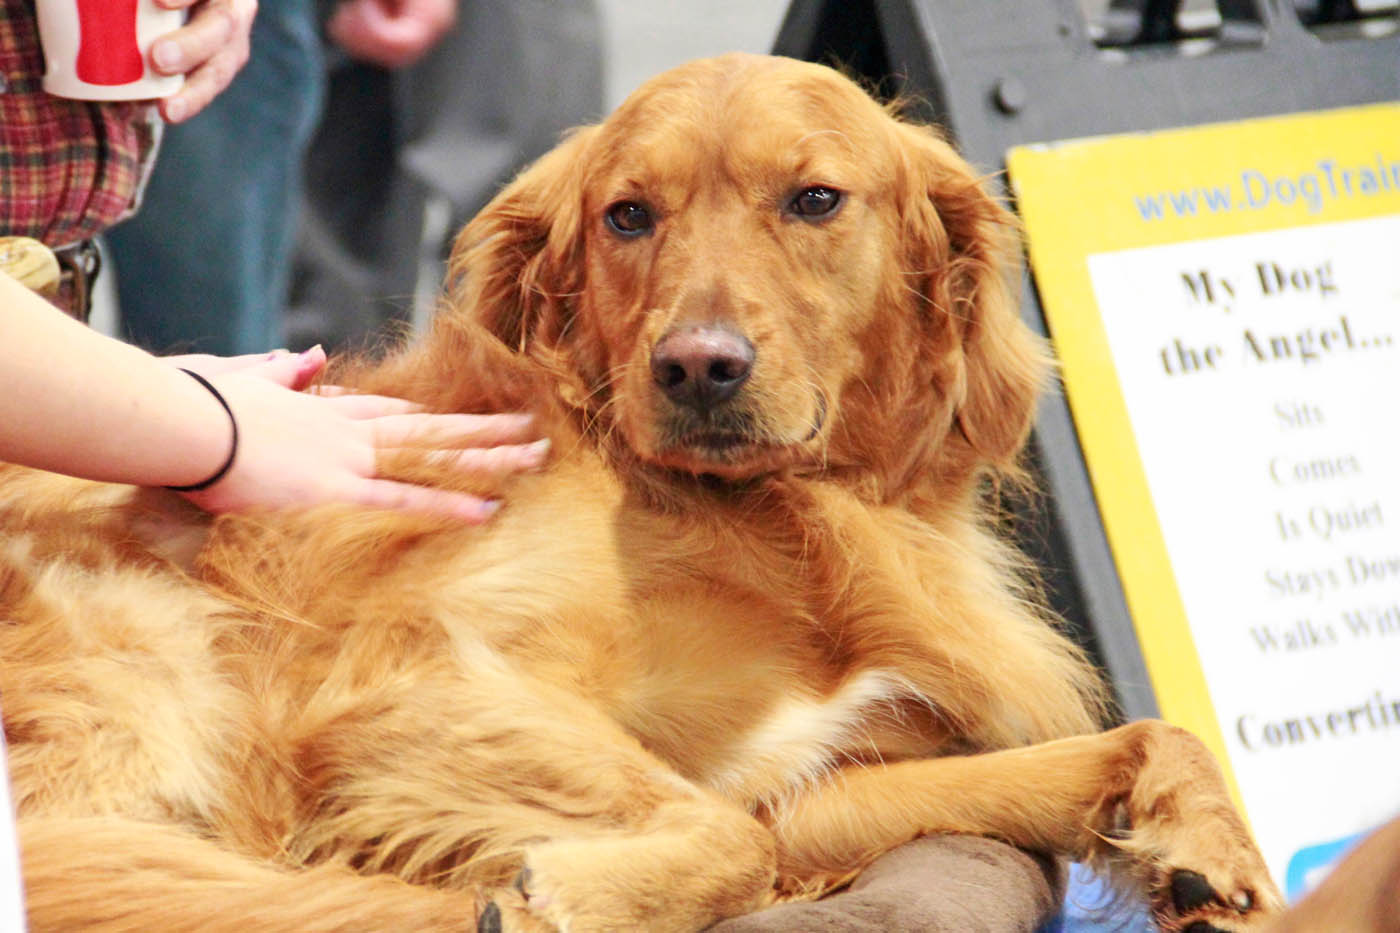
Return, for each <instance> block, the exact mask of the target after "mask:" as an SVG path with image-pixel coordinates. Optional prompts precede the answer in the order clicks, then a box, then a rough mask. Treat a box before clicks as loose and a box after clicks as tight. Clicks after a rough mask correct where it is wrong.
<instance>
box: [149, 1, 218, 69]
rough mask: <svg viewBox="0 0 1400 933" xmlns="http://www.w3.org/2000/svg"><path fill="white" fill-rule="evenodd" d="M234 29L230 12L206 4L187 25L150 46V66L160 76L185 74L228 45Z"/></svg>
mask: <svg viewBox="0 0 1400 933" xmlns="http://www.w3.org/2000/svg"><path fill="white" fill-rule="evenodd" d="M237 28H238V24H237V23H236V22H234V18H233V13H232V12H231V11H230V10H228V9H227V8H226V7H224V6H223V5H215V4H212V3H209V4H205V5H204V6H202V7H200V8H199V10H197V11H196V12H195V14H194V15H193V16H192V17H190V21H189V22H188V23H186V24H185V25H184V26H182V27H180V28H179V29H177V30H175V31H174V32H172V33H170V34H168V35H165V36H162V37H161V38H159V39H157V40H156V41H155V42H154V43H153V44H152V45H151V62H152V63H153V64H154V65H155V68H156V71H158V72H160V73H161V74H166V75H179V74H185V73H187V72H189V71H192V70H193V69H194V68H195V67H196V66H198V65H201V64H203V63H204V62H207V61H209V60H210V59H212V58H213V57H214V56H215V54H216V53H218V52H219V51H220V50H221V49H223V48H224V47H225V46H226V45H228V44H229V42H230V40H232V39H233V37H234V30H235V29H237Z"/></svg>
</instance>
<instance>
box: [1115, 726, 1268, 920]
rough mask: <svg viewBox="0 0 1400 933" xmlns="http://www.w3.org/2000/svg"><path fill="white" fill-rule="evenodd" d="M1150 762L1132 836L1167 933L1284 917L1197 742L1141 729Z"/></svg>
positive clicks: (1162, 729) (1131, 805)
mask: <svg viewBox="0 0 1400 933" xmlns="http://www.w3.org/2000/svg"><path fill="white" fill-rule="evenodd" d="M1138 728H1139V729H1140V730H1141V732H1142V733H1143V734H1144V736H1145V737H1146V738H1147V741H1146V742H1145V743H1144V748H1145V750H1146V752H1147V755H1146V757H1147V761H1146V762H1145V763H1144V764H1143V766H1142V769H1141V771H1140V772H1139V774H1138V776H1137V780H1136V782H1135V786H1134V788H1133V792H1132V794H1131V797H1130V799H1129V800H1128V801H1127V802H1126V807H1125V812H1124V813H1123V815H1124V816H1126V817H1127V820H1128V829H1129V832H1128V833H1126V836H1125V838H1124V839H1123V840H1122V841H1121V842H1120V843H1118V844H1119V845H1121V846H1122V848H1123V850H1126V851H1127V852H1128V853H1131V854H1134V855H1136V856H1137V860H1138V865H1139V871H1138V872H1136V873H1135V874H1136V875H1137V878H1138V880H1139V881H1140V882H1143V883H1145V884H1146V887H1147V890H1148V896H1149V899H1150V903H1151V907H1152V913H1153V916H1154V919H1155V920H1156V921H1157V925H1158V927H1159V928H1160V929H1161V930H1163V931H1166V933H1187V931H1189V933H1209V931H1212V930H1216V931H1223V933H1242V931H1249V930H1257V929H1259V928H1260V927H1262V926H1263V925H1264V924H1265V923H1266V921H1267V920H1268V919H1269V918H1271V917H1273V916H1274V915H1276V914H1278V913H1279V912H1281V911H1282V910H1283V907H1284V902H1283V897H1282V896H1281V895H1280V894H1279V891H1278V888H1277V887H1276V886H1275V884H1274V882H1273V879H1272V878H1271V877H1270V875H1269V870H1268V867H1267V866H1266V865H1265V864H1264V857H1263V856H1262V855H1261V854H1260V852H1259V847H1258V846H1257V845H1256V844H1255V842H1254V838H1253V836H1252V835H1251V834H1250V832H1249V827H1248V826H1247V825H1246V824H1245V821H1244V818H1243V817H1242V816H1241V815H1240V812H1239V811H1238V810H1237V809H1236V808H1235V805H1234V803H1233V801H1232V800H1231V797H1230V791H1229V787H1228V785H1227V784H1226V782H1225V778H1224V775H1223V774H1222V773H1221V771H1220V769H1219V766H1218V765H1217V764H1216V762H1215V759H1214V758H1213V757H1212V756H1211V754H1210V752H1209V751H1207V749H1206V747H1205V746H1204V745H1202V744H1201V742H1200V740H1198V739H1197V738H1196V737H1195V736H1193V735H1191V734H1190V733H1188V732H1186V731H1184V730H1182V729H1178V728H1175V727H1172V726H1168V725H1166V724H1164V723H1154V722H1150V721H1147V722H1143V723H1141V724H1139V726H1138Z"/></svg>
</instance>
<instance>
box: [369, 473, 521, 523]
mask: <svg viewBox="0 0 1400 933" xmlns="http://www.w3.org/2000/svg"><path fill="white" fill-rule="evenodd" d="M357 491H358V495H355V496H353V497H352V498H353V501H355V502H358V503H359V504H361V505H367V506H370V507H372V508H380V509H394V510H396V511H400V512H422V513H425V514H429V515H444V516H449V517H452V518H457V519H461V520H462V521H465V522H468V523H470V524H473V525H479V524H481V523H482V522H484V521H486V520H487V519H488V518H490V517H491V516H492V515H495V514H496V512H497V511H498V510H499V509H500V507H501V503H500V501H499V500H497V499H482V498H480V497H478V496H473V495H469V494H467V493H464V492H449V491H448V490H445V489H429V488H428V487H426V486H414V485H411V484H409V483H399V482H395V481H393V480H387V479H370V480H365V481H364V483H363V484H362V485H361V486H359V487H358V490H357Z"/></svg>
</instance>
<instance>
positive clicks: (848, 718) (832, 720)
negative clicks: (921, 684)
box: [704, 670, 919, 800]
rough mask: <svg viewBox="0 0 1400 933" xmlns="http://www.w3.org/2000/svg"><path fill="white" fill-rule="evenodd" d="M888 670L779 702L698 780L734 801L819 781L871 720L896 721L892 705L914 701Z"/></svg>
mask: <svg viewBox="0 0 1400 933" xmlns="http://www.w3.org/2000/svg"><path fill="white" fill-rule="evenodd" d="M918 696H919V694H918V691H916V690H915V689H914V687H913V685H912V684H910V683H909V682H908V681H907V680H906V679H905V678H903V677H901V676H900V675H898V674H894V673H892V672H890V671H883V670H868V671H861V672H860V673H859V674H856V675H855V676H853V677H851V678H850V679H849V680H847V681H846V682H845V683H843V684H842V685H841V686H840V688H839V689H837V691H836V692H835V693H833V694H832V695H831V696H829V697H825V698H814V697H785V698H784V699H783V700H782V701H781V702H779V703H778V704H777V705H776V706H775V707H774V708H773V709H772V710H771V711H770V712H769V714H768V716H767V717H765V718H764V719H763V720H761V721H760V722H759V723H758V724H757V725H756V726H755V727H754V728H753V729H751V730H749V732H748V734H746V735H744V736H743V737H741V738H740V739H739V740H738V741H737V742H736V743H735V745H734V747H733V750H732V752H731V754H730V755H729V756H728V761H727V762H726V763H725V764H724V765H723V766H721V767H718V768H715V769H714V771H713V772H712V773H711V774H710V775H708V777H707V779H706V780H705V781H704V783H705V784H708V785H709V786H710V787H712V788H714V789H715V790H717V791H719V792H720V793H722V794H725V795H726V796H729V797H731V798H734V799H741V800H742V799H754V798H755V797H764V796H770V795H772V794H773V793H774V792H777V793H784V792H786V791H789V790H793V789H796V788H798V787H800V786H802V785H805V784H807V783H809V782H811V781H813V780H815V779H816V778H818V777H820V776H821V775H823V774H824V773H826V772H827V771H828V770H830V769H831V768H832V767H833V766H834V765H837V764H839V763H840V761H841V760H842V758H844V757H847V756H849V755H850V754H851V751H852V750H853V749H855V748H859V747H861V746H862V745H864V746H866V747H867V748H869V749H870V751H871V753H872V754H874V753H875V747H874V744H873V742H872V741H871V740H870V739H869V738H868V737H866V736H865V734H864V733H865V730H866V727H867V726H868V724H869V723H870V721H871V720H873V719H880V718H886V717H894V716H898V715H899V712H898V707H897V705H896V701H898V700H904V699H910V698H915V697H918Z"/></svg>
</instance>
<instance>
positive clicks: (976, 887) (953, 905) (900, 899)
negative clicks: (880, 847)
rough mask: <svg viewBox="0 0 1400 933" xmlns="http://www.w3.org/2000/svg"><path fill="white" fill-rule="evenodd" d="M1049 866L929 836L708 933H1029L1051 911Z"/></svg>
mask: <svg viewBox="0 0 1400 933" xmlns="http://www.w3.org/2000/svg"><path fill="white" fill-rule="evenodd" d="M1063 894H1064V872H1063V871H1062V870H1061V867H1060V866H1059V865H1058V864H1056V863H1055V862H1053V861H1051V860H1048V859H1043V858H1038V857H1036V856H1032V855H1030V854H1028V853H1026V852H1023V851H1021V850H1020V849H1014V848H1012V847H1011V846H1008V845H1006V844H1004V843H1000V842H995V841H993V840H991V839H980V838H975V837H971V836H931V837H928V838H924V839H916V840H915V841H913V842H910V843H907V844H905V845H903V846H901V847H899V848H898V849H895V850H894V851H893V852H890V853H888V854H887V855H885V856H883V857H881V858H880V859H879V860H877V861H876V862H875V863H874V864H872V865H871V866H870V867H869V868H868V869H866V870H865V872H863V873H862V874H861V876H860V877H859V878H857V879H856V880H855V881H854V882H852V883H851V886H850V887H849V888H847V889H846V890H844V891H841V892H839V893H837V894H833V895H831V896H830V897H827V898H824V899H822V900H820V901H816V902H814V903H801V904H780V905H778V906H777V907H771V908H769V909H768V910H764V911H760V912H758V913H756V914H750V915H748V916H746V917H738V918H735V919H733V920H726V921H724V922H723V923H720V924H718V925H717V926H715V927H712V928H711V929H712V931H713V933H846V931H856V930H860V931H871V930H879V931H889V933H896V931H911V933H912V931H916V930H917V931H920V933H1019V931H1025V933H1033V931H1035V930H1036V929H1038V928H1039V927H1040V925H1041V924H1042V923H1043V922H1044V921H1046V920H1048V919H1049V918H1050V917H1052V916H1053V915H1054V914H1055V912H1056V911H1057V910H1058V908H1059V906H1060V902H1061V898H1062V897H1063Z"/></svg>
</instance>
